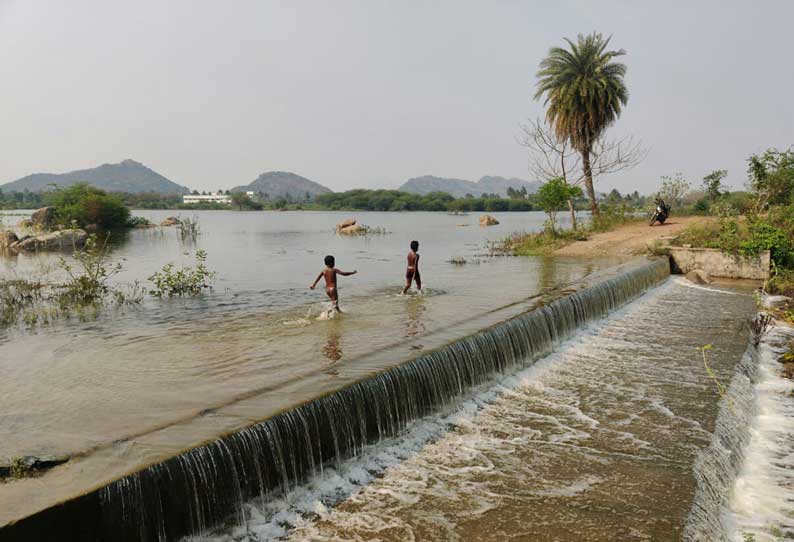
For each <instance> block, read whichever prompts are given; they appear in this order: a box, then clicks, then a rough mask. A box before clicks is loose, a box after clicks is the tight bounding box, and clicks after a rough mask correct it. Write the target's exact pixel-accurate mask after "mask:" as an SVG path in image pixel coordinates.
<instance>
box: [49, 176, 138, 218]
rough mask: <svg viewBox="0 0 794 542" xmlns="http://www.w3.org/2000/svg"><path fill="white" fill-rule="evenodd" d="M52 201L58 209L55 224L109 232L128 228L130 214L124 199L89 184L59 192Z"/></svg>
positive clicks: (73, 186)
mask: <svg viewBox="0 0 794 542" xmlns="http://www.w3.org/2000/svg"><path fill="white" fill-rule="evenodd" d="M49 199H50V203H51V204H52V205H54V206H55V208H56V215H55V218H56V222H57V223H58V224H61V225H63V226H73V225H76V226H79V227H81V228H84V227H86V226H88V225H89V224H96V225H97V226H98V227H100V228H102V229H106V230H109V229H114V228H125V227H128V226H129V220H130V210H129V208H128V207H127V206H126V205H124V202H122V201H121V198H119V197H118V196H115V195H112V194H108V193H107V192H105V191H104V190H100V189H99V188H94V187H93V186H89V185H88V184H85V183H78V184H75V185H72V186H70V187H68V188H62V189H58V190H56V191H55V192H53V193H52V194H51V195H50V197H49Z"/></svg>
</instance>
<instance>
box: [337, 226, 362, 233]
mask: <svg viewBox="0 0 794 542" xmlns="http://www.w3.org/2000/svg"><path fill="white" fill-rule="evenodd" d="M336 233H338V234H340V235H362V234H365V233H367V228H366V227H364V226H362V225H361V224H351V225H350V226H345V227H344V228H339V229H337V230H336Z"/></svg>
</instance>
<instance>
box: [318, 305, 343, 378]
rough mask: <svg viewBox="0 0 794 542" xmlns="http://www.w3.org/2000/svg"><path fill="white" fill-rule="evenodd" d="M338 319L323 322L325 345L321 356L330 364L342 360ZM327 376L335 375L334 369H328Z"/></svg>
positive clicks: (340, 332) (340, 331)
mask: <svg viewBox="0 0 794 542" xmlns="http://www.w3.org/2000/svg"><path fill="white" fill-rule="evenodd" d="M340 325H341V323H340V319H339V318H333V319H331V320H329V321H327V322H325V328H326V329H325V345H324V346H323V356H325V357H326V359H328V361H330V362H331V364H332V365H333V364H336V363H337V362H338V361H339V360H341V359H342V355H343V354H344V352H343V350H342V330H341V329H340ZM327 373H328V374H333V375H335V374H337V371H336V370H335V369H329V370H328V371H327Z"/></svg>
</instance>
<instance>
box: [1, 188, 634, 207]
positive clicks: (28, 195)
mask: <svg viewBox="0 0 794 542" xmlns="http://www.w3.org/2000/svg"><path fill="white" fill-rule="evenodd" d="M56 193H57V191H54V192H41V193H37V192H28V191H25V192H3V191H2V190H0V209H37V208H39V207H43V206H45V205H51V204H52V202H53V199H54V196H55V194H56ZM508 194H509V196H508V197H506V198H505V197H501V196H499V195H498V194H484V195H482V196H479V197H474V196H471V195H467V196H465V197H462V198H454V197H453V196H451V195H450V194H447V193H446V192H431V193H429V194H425V195H420V194H411V193H409V192H402V191H400V190H366V189H357V190H348V191H347V192H333V193H330V194H320V195H318V196H317V197H316V198H315V199H314V200H311V199H308V198H277V199H270V198H268V197H267V196H266V195H262V194H257V195H254V196H253V197H252V198H249V197H248V196H246V195H245V194H242V193H235V194H231V196H232V200H233V203H232V205H226V204H222V203H191V204H185V203H182V196H181V195H179V194H156V193H152V192H148V193H140V194H130V193H124V192H122V193H117V194H116V196H118V197H119V198H120V199H121V201H123V202H124V204H125V205H127V206H128V207H130V208H132V209H196V210H202V209H207V210H224V209H229V208H233V209H248V210H260V209H307V210H334V211H337V210H354V211H447V212H499V211H537V210H540V205H539V204H538V202H537V200H536V195H535V194H528V193H527V192H526V190H523V191H518V190H510V191H508ZM646 199H647V198H646V197H645V196H641V195H640V194H638V193H637V192H634V193H633V194H627V195H622V194H620V192H618V191H617V190H612V192H610V193H609V194H608V195H606V196H605V197H604V198H603V199H602V201H604V202H606V203H609V204H618V203H620V204H624V205H626V206H628V207H637V208H639V207H643V206H644V205H645V204H646ZM574 203H575V206H576V208H577V209H587V208H588V205H587V200H586V199H584V198H582V199H578V200H576V201H575V202H574Z"/></svg>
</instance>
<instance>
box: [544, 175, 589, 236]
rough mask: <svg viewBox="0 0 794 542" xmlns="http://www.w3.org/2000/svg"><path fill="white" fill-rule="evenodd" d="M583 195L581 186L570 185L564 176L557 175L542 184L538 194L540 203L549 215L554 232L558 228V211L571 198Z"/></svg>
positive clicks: (550, 228)
mask: <svg viewBox="0 0 794 542" xmlns="http://www.w3.org/2000/svg"><path fill="white" fill-rule="evenodd" d="M581 195H582V189H581V188H579V187H578V186H571V185H569V184H568V183H566V182H565V180H564V179H563V178H562V177H555V178H554V179H551V180H549V181H547V182H545V183H543V185H541V187H540V189H539V190H538V194H537V199H538V204H539V205H540V207H541V209H543V210H544V211H545V212H546V214H547V215H549V222H548V225H549V230H550V231H551V232H552V233H555V232H556V228H557V212H558V211H560V210H561V209H563V208H564V207H565V206H566V205H567V204H568V200H569V199H574V198H576V197H579V196H581Z"/></svg>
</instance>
